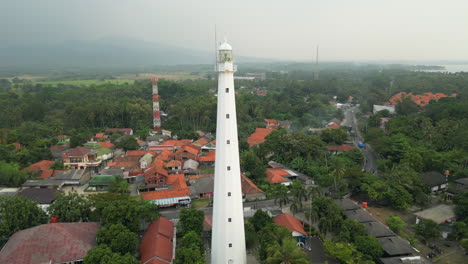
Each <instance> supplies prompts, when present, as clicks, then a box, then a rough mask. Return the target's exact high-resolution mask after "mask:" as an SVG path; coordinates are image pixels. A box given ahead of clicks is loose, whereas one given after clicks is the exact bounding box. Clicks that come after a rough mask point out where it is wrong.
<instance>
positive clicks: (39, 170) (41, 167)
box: [26, 160, 55, 179]
mask: <svg viewBox="0 0 468 264" xmlns="http://www.w3.org/2000/svg"><path fill="white" fill-rule="evenodd" d="M54 164H55V161H51V160H41V161H39V162H36V163H34V164H32V165H30V166H28V167H26V170H30V171H32V172H34V173H35V174H36V175H37V177H39V178H42V179H47V178H49V177H51V176H52V175H53V174H54V170H51V169H50V167H51V166H52V165H54Z"/></svg>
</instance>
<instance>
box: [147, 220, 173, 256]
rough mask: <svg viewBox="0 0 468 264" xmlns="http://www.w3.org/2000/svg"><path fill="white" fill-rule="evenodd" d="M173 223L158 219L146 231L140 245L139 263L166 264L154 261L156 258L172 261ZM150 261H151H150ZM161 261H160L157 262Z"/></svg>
mask: <svg viewBox="0 0 468 264" xmlns="http://www.w3.org/2000/svg"><path fill="white" fill-rule="evenodd" d="M173 237H174V223H172V222H171V221H169V220H167V219H166V218H164V217H159V218H158V219H157V220H156V221H154V222H153V223H151V224H150V225H149V226H148V229H147V230H146V233H145V235H144V236H143V239H142V240H141V245H140V256H141V258H140V263H142V264H143V263H146V264H148V263H166V262H158V261H156V262H155V261H154V260H155V259H157V260H159V259H158V258H161V259H164V260H167V261H169V262H170V261H172V260H173V244H172V241H171V239H172V238H173ZM151 259H152V260H151ZM159 261H161V260H159Z"/></svg>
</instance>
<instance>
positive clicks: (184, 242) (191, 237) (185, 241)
mask: <svg viewBox="0 0 468 264" xmlns="http://www.w3.org/2000/svg"><path fill="white" fill-rule="evenodd" d="M179 247H185V248H188V247H197V248H198V249H199V250H200V252H205V245H204V244H203V241H202V240H201V237H200V234H197V232H195V231H189V232H187V233H186V234H185V235H184V236H183V237H182V238H181V240H180V243H179Z"/></svg>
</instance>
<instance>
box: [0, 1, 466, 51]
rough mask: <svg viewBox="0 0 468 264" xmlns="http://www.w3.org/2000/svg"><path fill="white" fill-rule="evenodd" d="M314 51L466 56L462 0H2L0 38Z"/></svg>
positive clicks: (5, 40) (13, 41)
mask: <svg viewBox="0 0 468 264" xmlns="http://www.w3.org/2000/svg"><path fill="white" fill-rule="evenodd" d="M215 24H216V25H217V28H218V36H219V37H220V38H222V36H223V35H225V34H226V35H227V36H228V39H229V42H230V43H231V44H232V45H233V47H234V49H235V53H236V54H240V55H244V56H255V57H269V58H281V59H296V60H313V59H314V58H315V46H316V45H320V59H321V60H434V59H451V60H468V1H467V0H321V1H317V0H233V1H225V0H218V1H215V0H0V40H1V44H0V45H6V44H9V45H15V44H17V43H21V42H30V43H57V42H62V41H67V40H95V39H100V38H107V37H131V38H136V39H142V40H146V41H151V42H159V43H162V44H169V45H176V46H181V47H187V48H192V49H198V50H207V51H210V50H213V46H214V41H213V38H214V25H215Z"/></svg>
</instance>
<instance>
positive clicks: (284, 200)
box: [273, 184, 290, 208]
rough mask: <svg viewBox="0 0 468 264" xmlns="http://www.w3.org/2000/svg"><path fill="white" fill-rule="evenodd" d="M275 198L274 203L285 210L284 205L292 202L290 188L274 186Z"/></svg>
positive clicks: (281, 185) (280, 185)
mask: <svg viewBox="0 0 468 264" xmlns="http://www.w3.org/2000/svg"><path fill="white" fill-rule="evenodd" d="M273 186H274V187H273V188H274V189H273V197H274V198H275V201H274V203H275V204H279V206H280V208H283V205H286V204H288V203H289V202H290V200H289V195H288V187H286V186H284V185H283V184H275V185H273Z"/></svg>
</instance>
